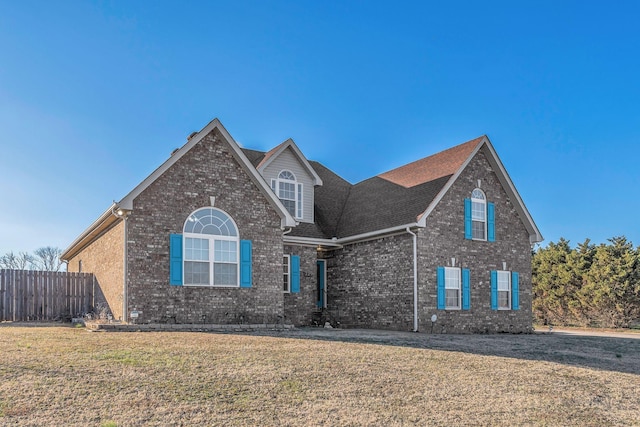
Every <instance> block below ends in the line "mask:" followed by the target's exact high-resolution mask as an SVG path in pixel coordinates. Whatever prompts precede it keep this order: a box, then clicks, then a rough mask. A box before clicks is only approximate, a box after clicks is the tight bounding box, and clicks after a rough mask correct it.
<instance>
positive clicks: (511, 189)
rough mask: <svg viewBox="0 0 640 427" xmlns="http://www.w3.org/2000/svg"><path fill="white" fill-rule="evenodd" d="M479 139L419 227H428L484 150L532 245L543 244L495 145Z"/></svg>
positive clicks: (418, 222) (418, 218) (430, 204)
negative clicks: (437, 207)
mask: <svg viewBox="0 0 640 427" xmlns="http://www.w3.org/2000/svg"><path fill="white" fill-rule="evenodd" d="M477 139H478V138H477ZM479 139H480V141H479V142H477V143H476V145H475V147H474V149H473V150H472V151H471V152H470V153H469V154H468V156H467V158H466V159H465V160H464V161H463V162H462V164H460V166H459V167H458V169H457V170H456V171H455V173H454V174H453V175H451V178H449V180H448V181H447V183H446V184H445V185H444V186H443V187H442V189H441V190H440V192H439V193H438V194H437V195H436V197H434V198H433V200H432V201H431V202H430V203H429V205H428V206H427V208H426V209H425V211H424V212H422V213H420V214H419V215H418V217H417V225H418V226H421V227H425V226H426V221H427V218H428V217H429V214H430V213H431V212H432V211H433V210H434V209H435V207H436V206H437V204H438V203H439V202H440V200H442V198H443V197H444V195H445V194H446V193H447V191H449V189H450V188H451V186H452V185H453V184H454V183H455V181H456V179H457V178H458V177H459V176H460V174H461V173H462V171H464V169H465V168H466V167H467V165H468V164H469V162H471V160H472V159H473V158H474V157H475V155H476V154H477V153H478V152H479V151H480V150H483V153H484V154H485V157H486V158H487V161H488V162H489V164H490V165H491V167H492V169H493V171H494V172H495V174H496V176H497V177H498V180H499V181H500V184H501V185H502V187H503V188H504V190H505V192H506V193H507V195H508V196H509V199H510V200H511V201H512V203H513V205H514V207H515V210H516V212H517V213H518V215H519V216H520V218H521V219H522V222H523V224H524V226H525V228H526V229H527V231H528V232H529V240H530V243H532V244H533V243H538V242H541V241H542V240H543V237H542V234H541V233H540V230H539V229H538V226H537V225H536V224H535V222H534V221H533V218H532V217H531V214H530V213H529V210H528V209H527V207H526V206H525V204H524V201H523V200H522V197H520V194H519V193H518V190H516V187H515V185H514V184H513V181H512V180H511V177H510V176H509V174H508V173H507V170H506V169H505V167H504V165H503V164H502V161H501V160H500V158H499V157H498V154H497V153H496V150H495V148H493V145H492V144H491V141H489V138H488V137H487V136H486V135H485V136H483V137H481V138H479ZM474 141H476V140H472V141H469V142H468V143H465V144H462V145H459V146H458V147H462V146H463V145H466V144H469V143H471V142H474ZM454 148H457V147H454Z"/></svg>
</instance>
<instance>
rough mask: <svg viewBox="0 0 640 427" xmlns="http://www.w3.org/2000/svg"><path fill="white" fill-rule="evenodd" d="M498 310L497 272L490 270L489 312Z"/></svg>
mask: <svg viewBox="0 0 640 427" xmlns="http://www.w3.org/2000/svg"><path fill="white" fill-rule="evenodd" d="M497 309H498V272H497V271H496V270H491V310H497Z"/></svg>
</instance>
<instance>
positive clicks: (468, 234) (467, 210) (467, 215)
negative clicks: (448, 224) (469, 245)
mask: <svg viewBox="0 0 640 427" xmlns="http://www.w3.org/2000/svg"><path fill="white" fill-rule="evenodd" d="M464 238H465V239H469V240H471V239H472V238H473V233H472V231H471V199H464Z"/></svg>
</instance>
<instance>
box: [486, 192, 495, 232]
mask: <svg viewBox="0 0 640 427" xmlns="http://www.w3.org/2000/svg"><path fill="white" fill-rule="evenodd" d="M487 240H488V241H490V242H495V241H496V206H495V205H494V204H493V202H489V203H487Z"/></svg>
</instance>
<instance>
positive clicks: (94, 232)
mask: <svg viewBox="0 0 640 427" xmlns="http://www.w3.org/2000/svg"><path fill="white" fill-rule="evenodd" d="M117 208H118V205H117V204H116V203H113V204H111V206H109V208H108V209H107V210H106V211H104V212H103V213H102V215H100V216H99V217H98V219H96V220H95V221H94V222H93V223H92V224H91V225H90V226H89V227H87V229H86V230H84V231H83V232H82V233H81V234H80V235H79V236H78V237H77V238H76V239H75V240H74V241H73V242H71V244H70V245H69V246H68V247H67V248H66V249H65V250H64V251H62V254H61V255H60V259H61V260H63V261H69V260H70V259H71V258H73V257H74V256H75V255H76V254H77V253H78V252H80V251H81V250H82V249H84V248H85V247H86V246H87V245H89V244H90V243H91V242H92V241H93V240H94V239H95V238H96V237H98V236H100V235H101V234H102V232H103V231H105V230H107V229H108V228H109V227H111V225H112V224H113V223H115V222H116V221H120V220H121V219H119V218H118V217H117V216H116V215H114V213H113V212H114V211H115V209H117Z"/></svg>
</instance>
